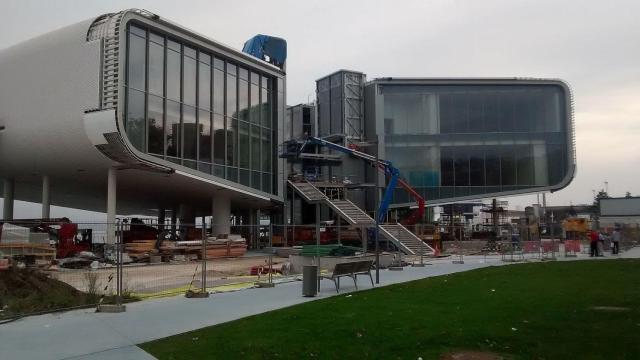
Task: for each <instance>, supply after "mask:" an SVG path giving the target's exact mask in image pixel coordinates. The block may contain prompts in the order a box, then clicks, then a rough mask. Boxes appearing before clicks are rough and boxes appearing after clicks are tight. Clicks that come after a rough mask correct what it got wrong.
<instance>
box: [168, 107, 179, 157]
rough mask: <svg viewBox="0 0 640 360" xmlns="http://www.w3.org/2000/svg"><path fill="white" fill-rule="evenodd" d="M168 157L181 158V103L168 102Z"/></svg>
mask: <svg viewBox="0 0 640 360" xmlns="http://www.w3.org/2000/svg"><path fill="white" fill-rule="evenodd" d="M166 124H167V126H166V129H165V130H166V131H167V135H166V139H167V140H166V144H167V156H171V157H180V156H182V153H181V152H180V144H181V142H180V138H181V135H180V103H179V102H175V101H171V100H167V122H166Z"/></svg>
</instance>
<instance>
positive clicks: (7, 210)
mask: <svg viewBox="0 0 640 360" xmlns="http://www.w3.org/2000/svg"><path fill="white" fill-rule="evenodd" d="M15 190H16V180H15V179H14V178H9V179H4V194H3V196H2V197H3V198H4V206H3V208H2V217H3V218H4V219H5V220H13V201H14V198H15Z"/></svg>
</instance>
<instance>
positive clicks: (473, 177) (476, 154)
mask: <svg viewBox="0 0 640 360" xmlns="http://www.w3.org/2000/svg"><path fill="white" fill-rule="evenodd" d="M469 181H470V185H471V186H484V184H485V182H484V151H483V148H482V147H481V146H476V147H470V148H469Z"/></svg>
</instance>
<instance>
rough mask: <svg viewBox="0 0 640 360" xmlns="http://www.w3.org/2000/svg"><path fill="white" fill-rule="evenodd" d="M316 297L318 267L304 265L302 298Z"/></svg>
mask: <svg viewBox="0 0 640 360" xmlns="http://www.w3.org/2000/svg"><path fill="white" fill-rule="evenodd" d="M316 295H318V266H317V265H305V266H303V267H302V296H307V297H313V296H316Z"/></svg>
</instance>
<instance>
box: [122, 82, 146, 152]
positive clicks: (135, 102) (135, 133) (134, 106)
mask: <svg viewBox="0 0 640 360" xmlns="http://www.w3.org/2000/svg"><path fill="white" fill-rule="evenodd" d="M126 125H127V126H126V129H127V137H128V138H129V141H130V142H131V144H133V146H134V147H135V148H136V149H138V150H140V151H145V148H144V138H145V136H144V134H145V131H144V127H145V126H144V93H143V92H142V91H137V90H133V89H129V98H128V102H127V122H126Z"/></svg>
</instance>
